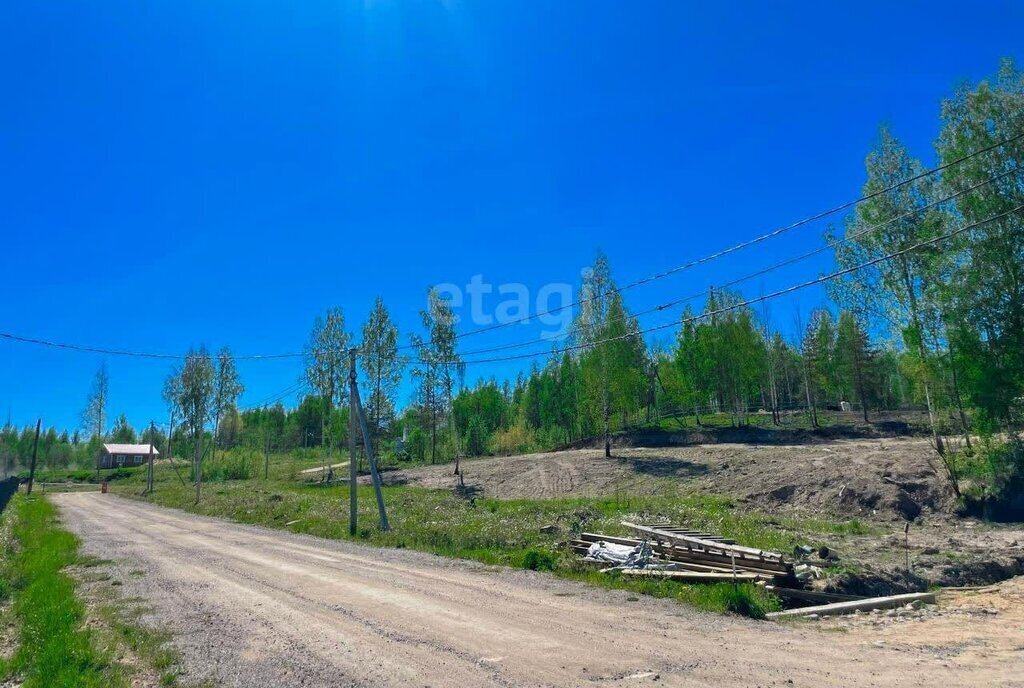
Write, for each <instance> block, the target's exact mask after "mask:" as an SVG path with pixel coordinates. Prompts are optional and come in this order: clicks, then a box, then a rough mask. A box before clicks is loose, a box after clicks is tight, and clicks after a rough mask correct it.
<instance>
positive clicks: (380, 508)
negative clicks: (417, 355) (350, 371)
mask: <svg viewBox="0 0 1024 688" xmlns="http://www.w3.org/2000/svg"><path fill="white" fill-rule="evenodd" d="M352 398H353V399H355V402H356V406H355V409H352V410H353V411H355V412H358V413H359V427H360V429H361V430H362V433H363V446H364V447H366V461H367V463H369V464H370V476H371V479H372V480H373V492H374V495H375V496H376V497H377V513H378V514H380V529H381V530H383V531H384V532H387V531H389V530H391V526H390V525H389V524H388V512H387V511H386V510H385V509H384V493H383V491H382V490H381V485H380V473H379V472H378V471H377V458H376V457H375V456H374V454H373V443H372V441H371V440H370V431H369V428H367V426H366V416H365V414H363V404H362V402H361V401H360V400H359V388H358V387H357V386H356V381H355V378H354V377H353V378H352ZM459 475H460V477H461V475H462V474H461V473H460V474H459Z"/></svg>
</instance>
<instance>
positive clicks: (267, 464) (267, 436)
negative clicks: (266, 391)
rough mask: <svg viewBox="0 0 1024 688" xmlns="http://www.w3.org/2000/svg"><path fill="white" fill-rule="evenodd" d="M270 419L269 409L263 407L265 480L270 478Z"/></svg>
mask: <svg viewBox="0 0 1024 688" xmlns="http://www.w3.org/2000/svg"><path fill="white" fill-rule="evenodd" d="M269 421H270V419H269V418H268V417H267V407H266V405H264V406H263V479H264V480H267V479H268V478H270V430H268V429H267V425H269Z"/></svg>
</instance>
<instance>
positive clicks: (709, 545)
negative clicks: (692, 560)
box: [621, 521, 782, 561]
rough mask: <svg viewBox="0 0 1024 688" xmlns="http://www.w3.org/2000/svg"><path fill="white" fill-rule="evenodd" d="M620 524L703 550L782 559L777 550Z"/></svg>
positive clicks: (636, 525) (628, 523)
mask: <svg viewBox="0 0 1024 688" xmlns="http://www.w3.org/2000/svg"><path fill="white" fill-rule="evenodd" d="M621 523H622V525H624V526H626V527H627V528H629V529H630V530H634V531H636V532H638V533H643V534H645V535H653V536H654V537H656V538H661V539H663V540H668V541H669V542H679V543H681V544H683V545H684V546H686V547H687V548H693V547H697V548H700V549H704V550H710V551H713V550H718V551H720V552H724V553H736V555H737V556H744V555H745V556H747V557H754V558H756V559H771V560H776V561H781V560H782V555H781V554H779V553H777V552H766V551H764V550H760V549H755V548H753V547H744V546H743V545H726V544H723V543H720V542H713V541H711V540H705V539H703V538H696V537H690V536H689V535H678V534H676V533H671V532H669V531H667V530H661V529H660V528H648V527H647V526H642V525H639V524H636V523H630V522H629V521H622V522H621Z"/></svg>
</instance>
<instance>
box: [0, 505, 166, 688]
mask: <svg viewBox="0 0 1024 688" xmlns="http://www.w3.org/2000/svg"><path fill="white" fill-rule="evenodd" d="M109 563H110V562H107V561H103V560H97V559H92V558H86V557H81V556H80V555H79V554H78V540H77V538H75V536H74V535H72V534H71V533H69V532H67V531H65V530H63V529H61V528H60V527H59V524H58V522H57V512H56V509H55V508H54V507H53V505H52V504H50V503H49V502H48V501H46V499H45V498H43V497H41V496H37V497H31V498H30V497H26V496H24V495H16V496H15V498H14V500H13V501H12V503H11V504H10V505H9V506H8V508H7V510H6V511H5V512H4V514H3V515H2V516H0V622H2V623H3V625H4V626H6V627H8V628H11V629H15V632H14V634H13V636H12V637H11V638H10V639H9V640H10V641H11V644H12V645H13V646H14V651H13V653H11V654H10V655H8V656H5V657H0V685H7V684H8V683H10V684H11V685H22V686H24V687H25V688H36V687H38V688H63V687H68V688H71V687H72V686H74V687H82V688H92V687H94V686H95V687H102V688H121V687H125V688H127V686H130V685H134V684H135V681H134V678H135V675H136V674H137V668H136V667H134V666H128V665H126V664H124V663H123V662H122V661H119V659H118V658H119V657H120V656H123V655H124V654H132V655H134V656H135V657H137V658H140V659H141V660H142V661H143V662H144V663H145V664H146V665H147V666H148V667H149V668H150V669H151V670H152V671H153V672H155V673H157V674H158V675H159V676H160V678H159V680H160V685H164V686H175V685H177V683H176V673H175V672H174V671H173V665H174V663H175V662H176V655H174V653H172V652H171V651H170V650H168V649H167V648H166V640H167V637H166V636H165V635H163V634H160V633H157V632H155V631H151V630H149V629H146V628H144V627H143V626H141V625H140V624H138V623H137V616H135V615H133V614H132V613H131V612H130V611H126V608H125V607H124V605H123V604H122V603H121V601H120V600H118V599H117V598H116V595H114V594H113V593H110V594H108V595H107V596H106V597H105V598H104V601H103V603H102V604H98V603H97V601H96V600H95V599H89V600H88V602H89V604H88V605H87V604H86V603H85V601H84V599H83V590H82V588H83V587H86V586H87V585H88V583H87V582H83V581H87V580H88V579H90V578H92V579H93V580H97V581H105V580H109V579H110V575H109V574H108V573H105V572H102V570H101V569H102V567H104V566H106V565H108V564H109ZM125 650H127V653H126V652H125ZM19 682H20V683H19Z"/></svg>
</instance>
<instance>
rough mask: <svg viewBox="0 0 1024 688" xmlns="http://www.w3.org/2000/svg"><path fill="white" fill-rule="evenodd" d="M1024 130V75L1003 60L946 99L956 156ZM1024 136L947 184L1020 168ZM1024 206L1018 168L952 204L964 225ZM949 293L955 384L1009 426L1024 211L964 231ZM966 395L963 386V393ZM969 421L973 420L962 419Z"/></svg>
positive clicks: (1019, 354)
mask: <svg viewBox="0 0 1024 688" xmlns="http://www.w3.org/2000/svg"><path fill="white" fill-rule="evenodd" d="M1022 131H1024V73H1022V72H1021V71H1020V70H1018V69H1017V68H1016V66H1015V65H1014V63H1013V61H1012V60H1010V59H1006V60H1004V61H1003V63H1002V65H1001V67H1000V69H999V71H998V73H997V74H996V75H995V76H994V78H992V79H988V80H985V81H982V82H981V83H980V84H978V85H977V86H976V87H974V88H971V87H970V86H967V85H965V86H963V87H961V88H960V89H958V90H957V92H956V93H955V94H954V96H953V97H952V98H950V99H948V100H946V101H945V102H944V103H943V104H942V130H941V134H940V136H939V140H938V143H937V148H938V151H939V155H940V158H941V160H942V162H945V163H948V162H951V161H953V160H956V159H958V158H961V157H963V156H964V155H966V154H968V153H971V152H974V151H976V150H978V149H980V148H983V147H986V146H992V145H994V144H995V143H997V142H999V141H1001V140H1004V139H1008V138H1010V137H1012V136H1014V135H1017V134H1019V133H1020V132H1022ZM1021 160H1024V140H1022V139H1019V138H1018V139H1016V140H1015V141H1011V142H1009V143H1005V144H1003V145H1001V146H999V147H997V148H995V149H994V150H991V151H989V152H987V153H985V154H984V155H978V156H975V157H973V158H971V159H970V160H966V161H964V162H961V163H958V164H956V165H953V166H951V167H950V168H949V169H947V170H946V171H945V172H944V177H943V185H944V187H946V188H947V189H948V190H950V191H966V190H967V189H968V188H970V187H973V186H976V185H979V184H982V183H983V182H985V181H986V180H988V179H990V178H992V177H995V176H996V175H1000V174H1004V173H1006V172H1008V171H1012V170H1014V169H1016V168H1018V167H1019V165H1020V161H1021ZM1022 204H1024V183H1022V181H1021V176H1020V174H1010V175H1008V176H1003V177H1002V178H1001V179H999V180H998V181H996V182H993V183H990V184H984V185H982V186H979V187H978V188H977V189H974V190H972V191H969V192H967V193H964V194H963V195H961V196H960V197H959V198H958V199H957V202H956V207H955V208H952V209H950V212H951V214H952V215H953V216H954V219H956V220H959V221H960V222H962V223H964V224H970V223H975V222H980V221H982V220H988V219H989V218H992V217H996V216H999V215H1001V214H1004V213H1007V212H1009V211H1012V210H1013V209H1015V208H1017V207H1018V206H1020V205H1022ZM957 241H958V243H957V248H959V251H958V252H957V253H956V254H955V258H954V259H952V260H950V262H949V264H948V267H949V271H948V279H945V280H944V281H943V284H944V285H945V286H946V289H945V291H944V295H945V297H946V301H947V302H948V304H949V306H950V314H949V325H950V330H951V331H950V338H951V340H953V341H955V344H956V346H955V347H954V349H953V351H952V352H951V356H950V358H951V359H952V361H953V363H952V365H953V371H952V372H953V374H958V379H957V381H956V384H957V386H959V385H960V383H962V384H963V386H964V387H965V389H966V391H967V394H968V396H969V398H970V400H971V401H972V402H973V403H974V404H975V405H976V406H977V407H978V408H979V410H980V412H981V421H982V422H983V423H984V424H986V425H988V426H989V427H990V428H992V429H995V428H1001V429H1003V430H1006V431H1010V430H1012V429H1013V428H1014V427H1015V422H1014V415H1015V413H1016V412H1019V408H1020V402H1019V400H1020V399H1021V398H1022V397H1024V217H1022V215H1021V213H1019V212H1017V213H1011V214H1009V215H1006V216H1005V217H1003V218H1002V219H999V220H997V221H993V222H986V223H985V224H984V225H981V226H979V227H977V228H976V229H974V230H971V231H970V232H966V233H964V234H961V235H960V236H959V237H957ZM955 393H956V394H958V393H959V392H958V390H957V391H956V392H955ZM964 424H965V425H966V421H964Z"/></svg>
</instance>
